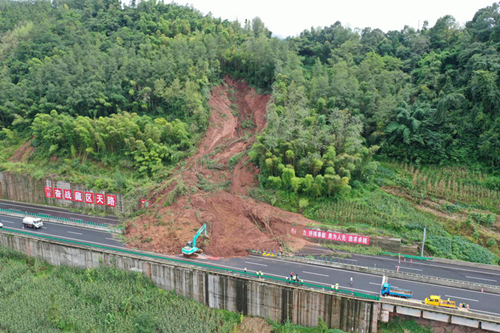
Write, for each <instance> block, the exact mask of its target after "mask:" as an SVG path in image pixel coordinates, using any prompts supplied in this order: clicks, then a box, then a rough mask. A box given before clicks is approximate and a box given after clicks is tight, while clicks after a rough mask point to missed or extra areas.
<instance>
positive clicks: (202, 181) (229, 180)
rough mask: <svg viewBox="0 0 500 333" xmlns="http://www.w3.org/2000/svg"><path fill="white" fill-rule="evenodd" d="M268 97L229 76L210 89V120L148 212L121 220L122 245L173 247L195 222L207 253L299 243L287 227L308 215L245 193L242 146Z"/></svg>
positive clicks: (247, 170) (249, 172)
mask: <svg viewBox="0 0 500 333" xmlns="http://www.w3.org/2000/svg"><path fill="white" fill-rule="evenodd" d="M268 101H269V96H267V95H258V94H257V93H256V92H255V91H254V90H253V89H251V88H249V87H248V85H247V84H246V83H243V82H239V81H235V80H232V79H229V78H226V79H225V84H224V85H222V86H219V87H216V88H215V89H214V90H213V92H212V95H211V98H210V101H209V105H210V107H211V109H212V110H211V111H212V112H211V116H210V125H209V128H208V130H207V132H206V134H205V137H204V138H203V140H202V142H201V143H200V145H199V148H198V151H197V153H196V154H195V155H193V156H191V157H190V158H189V159H188V160H187V161H186V165H185V166H184V167H182V168H180V169H179V170H178V171H177V172H176V173H175V174H174V175H173V176H172V177H170V178H169V179H168V180H166V181H165V183H164V184H162V187H160V189H159V190H157V191H156V192H155V193H154V194H152V197H151V198H150V202H151V203H152V204H151V206H150V207H149V209H148V212H147V213H146V214H143V215H142V216H140V217H138V218H137V219H136V220H134V221H133V222H132V223H130V224H129V226H128V228H127V232H126V235H127V238H128V239H129V240H130V241H129V245H130V246H133V247H138V248H141V249H144V250H148V251H155V252H161V253H167V254H178V253H180V250H181V248H182V247H183V246H184V245H185V244H186V242H187V241H189V240H192V237H193V235H194V234H195V233H196V231H197V230H198V228H200V227H201V226H202V225H203V223H207V226H208V234H209V237H210V238H209V239H208V240H203V239H202V238H200V239H198V244H199V245H200V246H199V247H201V248H203V249H204V251H205V252H206V253H208V254H211V255H214V256H225V257H227V256H239V255H245V254H246V253H247V251H246V250H247V249H248V248H258V249H275V250H279V249H280V248H281V246H282V245H284V244H287V246H288V247H290V248H292V249H295V248H297V247H301V246H302V245H303V244H304V241H303V240H300V239H297V238H291V237H290V236H289V235H288V234H287V231H289V228H290V226H291V224H298V225H306V224H308V223H314V221H312V220H309V219H306V218H304V217H303V216H302V215H300V214H295V213H290V212H285V211H282V210H281V209H278V208H276V207H273V206H271V205H268V204H265V203H262V202H259V201H257V200H254V199H252V198H249V197H245V195H246V194H247V189H248V188H251V187H254V186H256V185H257V180H256V175H257V173H258V170H257V168H255V167H254V166H253V165H252V164H251V163H250V161H248V157H246V153H247V150H248V149H249V148H250V147H251V146H252V144H253V142H254V140H255V136H256V134H258V133H260V132H261V131H262V129H263V128H264V126H265V123H266V122H265V111H266V105H267V102H268Z"/></svg>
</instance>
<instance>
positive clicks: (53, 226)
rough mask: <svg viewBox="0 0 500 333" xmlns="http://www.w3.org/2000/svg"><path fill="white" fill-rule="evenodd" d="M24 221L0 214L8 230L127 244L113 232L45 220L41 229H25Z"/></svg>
mask: <svg viewBox="0 0 500 333" xmlns="http://www.w3.org/2000/svg"><path fill="white" fill-rule="evenodd" d="M22 221H23V218H22V217H16V216H7V215H0V222H1V223H2V224H3V227H4V229H6V230H8V229H17V230H22V231H25V232H31V233H33V235H45V236H53V237H58V238H64V239H69V240H73V241H79V242H87V243H92V244H98V245H106V246H109V247H119V248H125V244H123V243H122V242H120V241H119V240H116V239H114V238H113V237H114V236H113V235H115V234H114V233H111V232H107V231H101V230H96V229H90V228H85V227H76V226H72V225H71V226H70V225H67V224H61V223H54V222H43V227H42V228H40V229H32V228H26V227H25V228H24V229H23V224H22ZM0 230H1V229H0Z"/></svg>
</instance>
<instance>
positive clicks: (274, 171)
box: [0, 0, 500, 261]
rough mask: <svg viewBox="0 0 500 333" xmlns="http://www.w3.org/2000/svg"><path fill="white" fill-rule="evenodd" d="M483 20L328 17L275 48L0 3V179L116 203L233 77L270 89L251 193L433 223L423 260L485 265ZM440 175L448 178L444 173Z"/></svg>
mask: <svg viewBox="0 0 500 333" xmlns="http://www.w3.org/2000/svg"><path fill="white" fill-rule="evenodd" d="M332 23H333V22H332ZM499 24H500V13H499V5H498V4H496V3H494V4H492V6H490V7H487V8H483V9H481V10H479V11H478V12H477V13H475V14H474V13H471V20H470V21H469V22H467V24H466V25H465V26H460V25H459V24H458V23H457V22H456V20H455V19H454V18H453V17H451V16H444V17H442V18H440V19H439V20H438V21H437V22H436V24H435V25H434V26H432V27H431V26H429V24H428V23H427V22H426V23H425V24H424V25H423V27H422V28H421V29H419V30H416V29H414V28H411V27H401V30H397V31H388V32H384V31H381V30H379V29H376V27H373V28H364V29H362V30H358V29H352V28H349V27H344V26H343V25H342V24H341V23H340V22H335V23H333V24H332V25H331V26H329V27H323V28H315V29H311V30H306V31H304V32H302V33H301V34H300V35H299V36H295V37H290V38H287V39H286V40H280V39H277V38H275V37H273V35H272V32H271V31H269V30H268V29H267V28H266V27H265V24H264V22H262V21H261V20H260V19H259V18H255V19H254V20H252V21H245V22H230V21H228V20H225V19H224V18H215V17H213V16H212V15H211V14H208V15H203V14H202V13H200V12H199V11H197V10H196V9H194V8H190V7H185V6H179V5H176V4H164V3H156V1H154V0H150V1H142V2H138V3H136V2H135V1H132V2H131V3H130V5H125V4H122V3H120V1H113V0H109V1H101V0H68V1H52V2H50V1H45V0H35V1H11V0H0V127H1V131H0V142H1V146H0V147H1V148H0V170H8V171H12V172H17V173H30V174H32V175H34V176H36V177H38V178H40V177H43V176H46V175H49V174H50V175H53V176H56V177H58V178H65V179H68V180H71V181H75V182H84V183H86V185H87V186H88V187H91V188H92V187H93V188H95V189H106V190H111V191H118V192H122V193H127V192H129V191H131V190H132V189H135V188H138V187H141V186H142V187H147V186H148V185H151V184H153V185H154V184H156V183H159V182H161V181H163V180H165V179H166V178H168V177H169V175H172V174H173V170H174V169H175V168H176V167H179V165H180V164H179V163H185V158H186V157H187V156H190V155H193V153H194V152H195V150H196V148H197V144H199V143H200V140H201V138H202V136H203V135H204V133H205V132H206V130H207V128H208V126H209V117H210V112H213V110H211V107H210V106H209V105H208V100H209V97H210V94H211V93H212V92H213V91H214V87H216V86H220V85H221V84H224V81H223V78H224V77H232V78H234V79H236V80H239V79H240V80H245V81H246V82H247V83H249V84H250V85H251V86H252V87H253V88H255V89H256V91H257V92H258V93H260V94H270V99H269V103H268V105H267V126H266V128H265V129H264V130H263V132H262V133H260V135H258V136H257V139H256V141H255V143H254V144H253V147H252V148H251V149H250V150H249V151H248V155H249V156H250V158H251V160H252V161H253V162H254V163H255V165H256V166H258V168H259V170H260V171H259V175H258V179H259V185H260V189H258V190H256V192H254V193H251V194H252V195H253V196H254V197H257V198H259V199H262V200H266V201H267V202H270V203H271V204H273V205H275V204H276V205H278V206H280V207H283V208H286V209H289V210H295V211H301V212H303V213H304V214H305V215H306V216H308V217H310V218H313V219H316V220H319V221H322V222H324V223H326V224H339V223H341V224H343V225H352V226H353V228H359V230H361V229H362V230H364V231H365V232H369V233H374V234H390V235H399V236H401V237H405V238H406V239H405V241H408V242H409V243H413V242H416V241H417V240H418V238H419V237H420V233H421V230H422V227H423V226H431V225H432V226H433V227H434V228H436V229H435V230H434V232H435V235H434V236H435V237H441V238H443V239H447V241H446V242H444V243H446V244H448V243H447V242H448V241H449V246H448V245H446V247H442V244H444V243H443V241H442V239H441V238H438V239H437V240H435V243H434V248H433V250H432V251H433V253H440V254H441V253H442V254H443V255H446V254H447V253H448V252H449V251H448V248H454V245H453V244H454V243H453V237H454V236H453V235H457V236H459V237H461V236H463V237H466V238H467V237H468V238H467V239H469V240H470V241H471V242H474V243H476V244H480V245H482V246H488V247H489V248H490V249H491V251H493V252H495V253H500V252H499V251H500V250H499V249H498V246H497V240H500V238H499V236H498V233H497V234H495V233H493V234H492V232H493V231H492V229H491V228H494V227H495V222H494V221H495V220H496V215H495V214H497V213H500V209H499V208H498V207H497V205H496V204H495V203H494V202H495V201H494V200H495V199H494V198H498V190H500V178H497V177H496V176H495V175H496V173H497V171H496V168H497V167H498V166H499V165H500V117H499V111H500V90H499V84H500V81H499V70H500V52H499V51H498V50H499V47H500V28H499V27H500V25H499ZM231 89H232V88H231ZM231 93H232V94H233V95H234V92H230V94H229V95H231ZM232 106H233V105H231V107H232ZM235 106H236V105H235ZM236 107H237V106H236ZM234 111H235V115H237V114H238V110H236V109H235V110H234ZM212 125H213V126H215V125H216V124H212ZM240 125H241V128H242V129H253V128H255V127H256V125H255V123H254V122H253V119H245V120H244V121H243V122H241V123H240ZM249 135H250V134H249ZM243 139H244V138H243ZM244 153H245V154H246V153H247V152H244ZM240 158H241V155H238V159H240ZM238 159H234V160H238ZM234 160H233V161H234ZM401 163H404V164H401ZM433 166H442V167H451V169H446V170H445V171H443V172H440V171H435V170H434V169H432V168H433ZM457 166H460V168H459V170H460V172H458V173H457V174H455V175H454V176H455V177H458V178H459V179H458V178H453V177H454V176H453V175H452V173H449V172H448V171H447V170H455V169H453V168H456V167H457ZM419 168H423V169H422V170H420V169H419ZM429 168H430V169H429ZM429 170H430V171H429ZM433 170H434V171H433ZM462 172H463V174H462ZM426 173H428V175H429V177H427V176H426V177H424V178H421V177H420V176H419V175H422V174H426ZM450 175H451V176H450ZM457 175H460V176H457ZM471 175H472V176H471ZM477 175H479V176H478V177H476V176H477ZM457 179H458V180H457ZM454 184H455V185H454ZM384 186H385V188H384ZM388 186H392V188H391V189H388V188H387V187H388ZM380 187H382V188H384V191H385V192H383V191H381V190H380ZM259 191H260V192H259ZM460 191H464V192H463V193H461V192H460ZM381 192H383V194H382V193H381ZM386 192H390V195H391V196H390V197H391V198H394V195H397V196H404V195H408V196H409V197H411V198H419V200H421V201H422V200H425V199H429V200H431V201H433V200H434V199H435V200H434V201H436V202H438V203H439V205H441V206H443V205H448V206H446V207H450V206H449V205H455V206H454V207H458V208H453V209H452V211H451V213H454V212H457V211H460V210H467V209H468V211H466V212H462V213H463V216H462V217H463V218H459V217H457V219H459V220H461V221H462V220H463V221H469V223H468V224H466V225H465V227H464V228H463V230H461V229H460V228H458V229H457V228H456V224H453V223H449V222H450V221H449V220H447V219H446V217H443V219H444V220H443V219H441V220H439V219H440V218H441V217H440V218H438V220H436V217H435V216H434V217H432V218H429V217H428V216H422V215H418V214H420V213H418V214H417V213H416V214H415V215H414V216H411V217H408V216H407V215H405V216H396V215H397V214H395V213H394V209H393V210H392V215H390V213H388V211H390V210H391V209H390V207H391V205H395V206H398V207H402V204H399V203H397V204H395V203H394V201H391V200H393V199H391V200H388V201H390V202H389V203H387V202H385V201H386V199H387V197H386V196H387V195H388V194H387V193H386ZM451 193H453V194H457V196H454V195H451ZM462 194H463V195H462ZM356 198H358V199H359V198H362V199H359V200H365V201H363V202H354V201H353V200H358V199H356ZM439 200H445V201H446V202H439ZM353 202H354V203H353ZM369 202H370V203H369ZM374 202H376V203H377V204H373V203H374ZM380 202H384V203H380ZM378 203H380V204H378ZM420 203H421V202H420ZM460 203H462V204H465V206H460V205H459V204H460ZM342 205H345V206H342ZM351 205H352V206H351ZM370 205H371V206H370ZM342 207H344V208H342ZM343 209H344V210H343ZM454 209H455V210H454ZM346 210H347V211H349V212H350V214H351V215H342V212H346ZM358 210H359V211H358ZM446 210H448V208H446ZM476 210H477V211H476ZM355 211H356V212H358V213H359V214H357V213H356V216H355V217H353V215H352V214H353V213H352V212H355ZM448 212H449V211H448ZM412 214H413V213H412ZM474 214H476V215H474ZM477 214H479V215H477ZM388 215H390V216H388ZM410 215H411V214H410ZM367 216H369V218H367ZM474 216H475V217H474ZM443 221H444V222H443ZM481 221H483V222H484V221H486V222H484V223H483V222H481ZM485 227H486V228H487V229H484V228H485ZM488 228H489V229H488ZM472 233H473V234H474V237H473V238H472V237H470V235H471V234H472ZM430 242H431V244H433V243H432V242H433V241H432V236H431V237H430ZM464 242H465V241H464ZM487 243H488V244H491V245H486V244H487ZM474 245H475V244H474ZM467 246H469V243H467ZM431 247H432V245H431ZM460 251H462V250H460ZM460 251H458V252H460ZM478 251H479V250H478ZM462 252H464V253H465V252H466V250H463V251H462ZM460 253H461V252H460ZM487 256H489V257H491V252H488V253H487ZM489 257H488V258H489ZM491 258H493V257H491ZM466 259H467V260H472V259H471V258H466ZM492 261H495V260H494V259H492Z"/></svg>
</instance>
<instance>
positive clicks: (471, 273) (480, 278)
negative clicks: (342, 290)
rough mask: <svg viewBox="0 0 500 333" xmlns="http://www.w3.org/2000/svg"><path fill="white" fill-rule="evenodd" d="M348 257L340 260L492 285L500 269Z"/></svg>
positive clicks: (321, 250) (326, 251) (312, 250)
mask: <svg viewBox="0 0 500 333" xmlns="http://www.w3.org/2000/svg"><path fill="white" fill-rule="evenodd" d="M301 252H302V253H304V254H306V253H311V254H314V253H316V254H320V253H323V254H330V255H332V254H333V253H334V252H332V251H331V250H330V249H327V248H322V247H319V246H314V245H309V246H306V247H305V248H304V249H303V251H301ZM350 255H351V257H350V258H346V259H342V260H340V261H341V262H343V263H345V264H350V265H356V266H363V267H373V268H383V269H388V270H394V271H395V270H397V267H398V266H399V270H400V272H405V273H413V274H420V275H428V276H436V277H440V278H445V279H453V280H461V281H467V282H473V283H480V284H488V285H492V286H500V269H498V270H495V269H485V268H476V267H467V266H460V265H453V264H445V263H439V262H434V261H432V260H427V261H421V260H413V261H412V262H411V261H410V259H406V261H405V260H404V259H403V258H401V261H400V260H399V259H398V258H397V257H389V256H370V255H362V254H350Z"/></svg>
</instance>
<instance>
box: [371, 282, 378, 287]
mask: <svg viewBox="0 0 500 333" xmlns="http://www.w3.org/2000/svg"><path fill="white" fill-rule="evenodd" d="M368 283H369V284H373V285H375V286H380V283H375V282H368Z"/></svg>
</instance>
